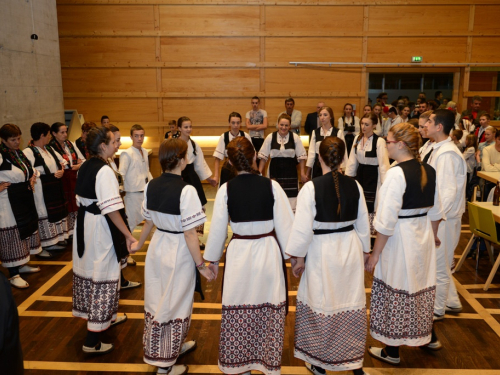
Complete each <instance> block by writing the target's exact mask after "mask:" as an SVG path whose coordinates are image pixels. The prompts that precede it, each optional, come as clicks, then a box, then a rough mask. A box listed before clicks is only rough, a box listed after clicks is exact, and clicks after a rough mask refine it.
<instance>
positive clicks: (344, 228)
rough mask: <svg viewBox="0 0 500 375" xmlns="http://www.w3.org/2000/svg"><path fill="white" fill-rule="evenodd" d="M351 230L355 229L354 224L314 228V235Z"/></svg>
mask: <svg viewBox="0 0 500 375" xmlns="http://www.w3.org/2000/svg"><path fill="white" fill-rule="evenodd" d="M351 230H354V225H352V224H351V225H348V226H347V227H342V228H338V229H314V230H313V232H314V235H320V234H330V233H342V232H350V231H351Z"/></svg>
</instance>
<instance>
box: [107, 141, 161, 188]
mask: <svg viewBox="0 0 500 375" xmlns="http://www.w3.org/2000/svg"><path fill="white" fill-rule="evenodd" d="M141 151H142V154H141ZM141 151H139V150H138V149H137V148H135V147H133V146H132V147H129V148H127V149H126V150H124V151H123V152H122V153H121V154H120V174H121V175H122V176H123V188H124V189H125V191H126V192H128V193H136V192H139V191H144V187H145V186H146V184H147V183H148V181H151V180H152V179H153V176H152V175H151V173H150V172H149V161H148V151H147V150H146V149H145V148H143V147H141ZM115 180H116V178H115Z"/></svg>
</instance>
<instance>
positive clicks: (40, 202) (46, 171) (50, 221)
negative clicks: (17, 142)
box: [23, 122, 69, 258]
mask: <svg viewBox="0 0 500 375" xmlns="http://www.w3.org/2000/svg"><path fill="white" fill-rule="evenodd" d="M31 138H32V140H31V142H30V143H29V145H28V147H27V148H26V149H25V150H24V151H23V152H24V154H25V155H26V157H27V158H28V160H29V161H30V162H31V165H32V166H33V167H34V168H35V170H36V172H37V174H38V176H39V178H38V179H37V180H36V183H35V192H34V195H35V204H36V209H37V212H38V229H39V230H38V232H39V234H40V240H41V242H42V248H43V251H42V252H41V253H40V254H38V256H41V257H44V258H51V257H52V256H53V255H52V253H51V251H55V250H63V249H65V248H66V244H67V243H66V240H67V239H68V238H69V233H68V209H67V205H66V200H65V198H64V189H63V183H62V177H63V175H64V166H65V165H66V161H65V160H64V159H63V158H62V157H61V155H59V154H58V153H56V152H54V150H52V149H51V148H50V147H46V146H47V144H48V143H49V140H50V126H49V125H48V124H45V123H43V122H37V123H35V124H33V125H32V126H31Z"/></svg>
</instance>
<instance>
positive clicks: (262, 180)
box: [227, 174, 274, 223]
mask: <svg viewBox="0 0 500 375" xmlns="http://www.w3.org/2000/svg"><path fill="white" fill-rule="evenodd" d="M273 207H274V195H273V188H272V183H271V180H270V179H268V178H266V177H262V176H259V175H255V174H240V175H238V176H236V177H235V178H233V179H232V180H230V181H228V182H227V208H228V211H229V217H230V218H231V221H232V222H235V223H241V222H251V221H267V220H272V219H273V217H274V215H273Z"/></svg>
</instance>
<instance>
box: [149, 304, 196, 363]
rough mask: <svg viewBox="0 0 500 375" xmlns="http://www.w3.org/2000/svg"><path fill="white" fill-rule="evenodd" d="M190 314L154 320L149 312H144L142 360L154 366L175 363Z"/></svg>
mask: <svg viewBox="0 0 500 375" xmlns="http://www.w3.org/2000/svg"><path fill="white" fill-rule="evenodd" d="M190 323H191V316H188V317H186V318H184V319H182V318H178V319H174V320H170V321H168V322H158V321H156V320H154V317H153V315H152V314H151V313H149V312H145V314H144V335H143V337H142V344H143V347H144V361H145V362H146V363H149V364H151V365H154V366H159V367H166V366H170V365H172V364H174V363H175V361H176V360H177V357H178V356H179V351H180V350H181V347H182V344H183V342H184V340H185V339H186V336H187V333H188V331H189V325H190Z"/></svg>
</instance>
